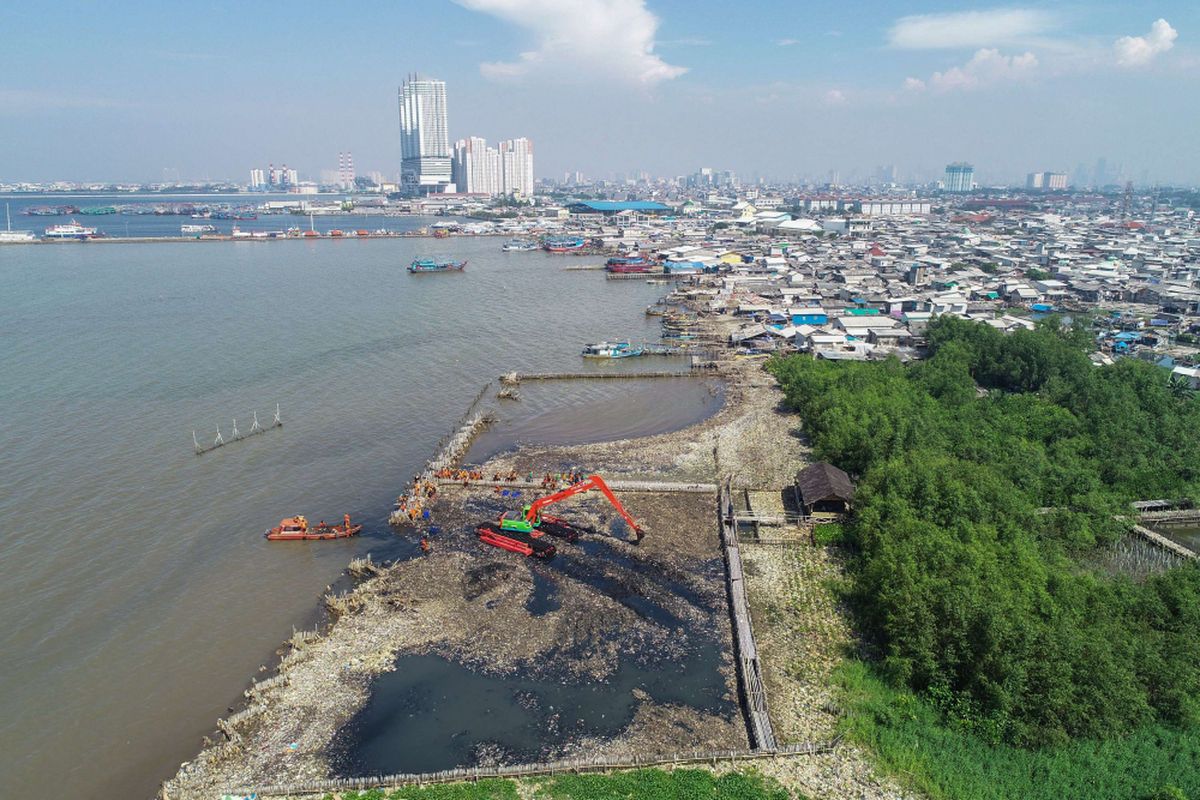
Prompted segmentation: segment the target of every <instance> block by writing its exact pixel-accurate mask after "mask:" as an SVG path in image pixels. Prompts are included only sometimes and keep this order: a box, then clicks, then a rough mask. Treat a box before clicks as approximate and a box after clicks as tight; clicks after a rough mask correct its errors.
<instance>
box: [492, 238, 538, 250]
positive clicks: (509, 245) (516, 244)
mask: <svg viewBox="0 0 1200 800" xmlns="http://www.w3.org/2000/svg"><path fill="white" fill-rule="evenodd" d="M500 249H501V250H503V251H504V252H506V253H524V252H526V251H528V250H537V249H538V243H537V242H535V241H531V240H529V239H509V240H508V241H507V242H505V243H504V244H503V245H501V246H500Z"/></svg>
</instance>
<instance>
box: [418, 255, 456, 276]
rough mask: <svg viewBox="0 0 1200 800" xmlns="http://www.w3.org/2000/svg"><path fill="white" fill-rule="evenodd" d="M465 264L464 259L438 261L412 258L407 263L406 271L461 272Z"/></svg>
mask: <svg viewBox="0 0 1200 800" xmlns="http://www.w3.org/2000/svg"><path fill="white" fill-rule="evenodd" d="M466 266H467V262H466V261H449V260H446V261H439V260H436V259H433V258H414V259H413V262H412V263H411V264H409V265H408V271H409V272H412V273H420V272H462V271H463V270H464V269H465V268H466Z"/></svg>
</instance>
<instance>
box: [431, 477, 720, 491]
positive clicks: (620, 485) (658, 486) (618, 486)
mask: <svg viewBox="0 0 1200 800" xmlns="http://www.w3.org/2000/svg"><path fill="white" fill-rule="evenodd" d="M437 482H438V484H439V485H440V486H466V487H476V488H481V489H495V488H496V487H497V486H499V487H500V488H501V489H539V490H542V491H546V492H554V491H558V489H563V488H566V486H554V487H549V486H543V485H542V482H541V481H536V480H535V481H523V480H517V481H507V480H500V481H489V480H479V481H475V480H463V481H456V480H454V479H453V478H438V480H437ZM605 483H607V484H608V488H610V489H612V490H613V491H614V492H686V493H690V494H716V492H717V485H716V484H715V483H672V482H669V481H621V480H616V481H605Z"/></svg>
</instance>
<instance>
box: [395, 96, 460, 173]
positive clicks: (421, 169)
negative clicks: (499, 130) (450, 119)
mask: <svg viewBox="0 0 1200 800" xmlns="http://www.w3.org/2000/svg"><path fill="white" fill-rule="evenodd" d="M399 97H400V155H401V158H402V159H403V160H402V162H401V167H400V173H401V177H402V180H403V183H404V185H405V188H406V189H408V190H409V191H411V192H414V193H419V194H428V193H430V192H439V191H442V189H444V188H445V187H446V185H447V184H449V183H450V135H449V133H448V125H447V122H446V82H445V81H439V80H433V79H431V78H419V77H417V76H416V75H415V74H414V75H410V76H409V77H408V80H406V81H404V85H403V86H401V87H400V93H399Z"/></svg>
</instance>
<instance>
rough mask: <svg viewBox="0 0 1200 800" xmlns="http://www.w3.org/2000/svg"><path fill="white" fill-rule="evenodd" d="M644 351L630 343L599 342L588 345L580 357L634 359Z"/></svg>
mask: <svg viewBox="0 0 1200 800" xmlns="http://www.w3.org/2000/svg"><path fill="white" fill-rule="evenodd" d="M642 351H643V348H641V347H635V346H634V345H631V344H630V343H629V342H597V343H596V344H589V345H586V346H585V347H584V348H583V352H582V353H581V354H580V355H582V356H583V357H584V358H633V357H634V356H640V355H641V354H642Z"/></svg>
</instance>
